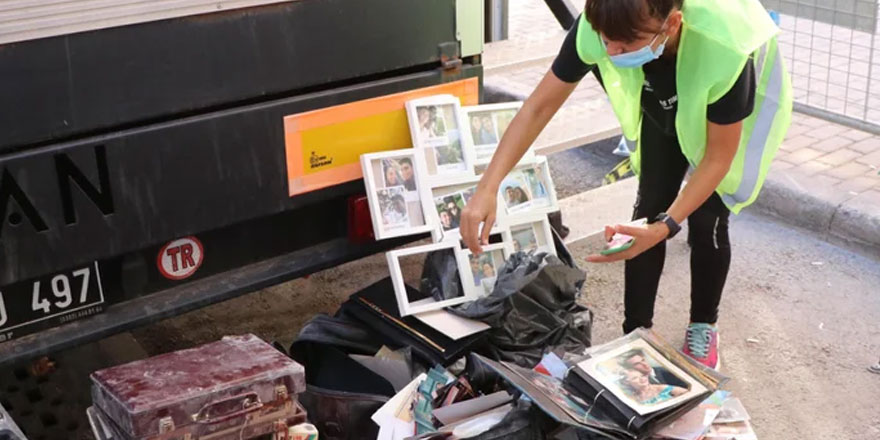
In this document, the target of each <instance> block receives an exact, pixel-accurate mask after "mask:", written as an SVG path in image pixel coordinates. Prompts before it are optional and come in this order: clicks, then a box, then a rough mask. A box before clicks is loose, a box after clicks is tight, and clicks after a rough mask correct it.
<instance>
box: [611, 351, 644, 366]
mask: <svg viewBox="0 0 880 440" xmlns="http://www.w3.org/2000/svg"><path fill="white" fill-rule="evenodd" d="M633 356H641V357H642V359H647V357H646V356H645V351H644V350H642V349H641V348H634V349H632V350H630V351H627V352H626V353H623V354H622V355H620V356H618V357H617V363H618V364H619V365H620V366H621V367H626V368H630V367H631V366H630V364H629V362H628V361H629V360H630V359H631V358H632V357H633Z"/></svg>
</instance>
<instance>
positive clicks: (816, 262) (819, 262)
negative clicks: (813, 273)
mask: <svg viewBox="0 0 880 440" xmlns="http://www.w3.org/2000/svg"><path fill="white" fill-rule="evenodd" d="M823 264H825V263H824V262H822V261H814V262H813V266H821V265H823Z"/></svg>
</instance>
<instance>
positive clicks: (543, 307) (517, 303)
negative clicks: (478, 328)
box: [422, 251, 592, 368]
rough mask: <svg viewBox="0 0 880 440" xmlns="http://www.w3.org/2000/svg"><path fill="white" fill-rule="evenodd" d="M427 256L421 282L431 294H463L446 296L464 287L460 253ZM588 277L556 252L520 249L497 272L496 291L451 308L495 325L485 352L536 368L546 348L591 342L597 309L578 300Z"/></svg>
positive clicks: (575, 348) (574, 348) (574, 349)
mask: <svg viewBox="0 0 880 440" xmlns="http://www.w3.org/2000/svg"><path fill="white" fill-rule="evenodd" d="M427 260H428V261H427V262H426V264H425V270H424V271H423V276H422V285H423V286H432V287H431V288H432V289H433V290H432V291H431V292H432V296H433V297H434V298H435V299H438V300H441V299H446V298H450V297H453V296H457V295H460V293H456V294H455V295H449V296H447V295H446V294H447V293H452V292H460V290H455V289H461V282H460V281H457V280H459V279H460V277H459V276H458V265H457V263H456V261H455V255H454V254H453V253H452V252H451V251H444V252H435V253H433V254H431V255H429V256H428V259H427ZM450 272H451V273H453V274H454V275H453V276H450V275H449V274H450ZM453 279H454V280H456V281H452V280H453ZM585 279H586V274H585V273H584V272H583V271H582V270H580V269H578V268H576V267H573V266H572V265H570V264H566V263H564V262H563V261H562V260H560V259H558V258H556V257H555V256H553V255H547V254H545V253H524V252H517V253H514V254H513V255H511V256H510V258H508V260H507V262H506V263H505V264H504V266H503V267H502V268H501V269H500V270H499V271H498V276H497V279H496V282H495V288H494V289H493V290H492V293H491V294H489V295H487V296H485V297H482V298H480V299H478V300H476V301H472V302H469V303H465V304H462V305H460V306H456V307H449V308H447V310H448V311H449V312H451V313H454V314H456V315H458V316H462V317H465V318H470V319H476V320H479V321H483V322H485V323H487V324H489V325H490V326H491V327H492V329H491V330H489V335H488V341H487V342H488V343H487V344H486V345H487V348H486V349H485V352H484V354H486V355H487V356H489V357H491V358H493V359H498V360H505V361H510V362H514V363H515V364H517V365H520V366H522V367H526V368H532V367H534V366H535V365H537V364H538V362H540V360H541V358H542V357H543V355H544V353H546V352H547V351H550V350H553V351H557V350H559V351H565V352H581V351H583V350H584V349H585V348H586V347H589V346H590V336H591V335H590V329H591V326H592V314H591V312H590V311H589V309H587V308H585V307H583V306H580V305H578V304H577V298H578V296H579V294H580V290H581V288H582V287H583V283H584V280H585ZM423 291H424V290H423Z"/></svg>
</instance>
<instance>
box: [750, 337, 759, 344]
mask: <svg viewBox="0 0 880 440" xmlns="http://www.w3.org/2000/svg"><path fill="white" fill-rule="evenodd" d="M746 342H748V343H750V344H760V343H761V340H759V339H755V338H749V339H746Z"/></svg>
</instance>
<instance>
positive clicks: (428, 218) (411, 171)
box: [361, 95, 559, 316]
mask: <svg viewBox="0 0 880 440" xmlns="http://www.w3.org/2000/svg"><path fill="white" fill-rule="evenodd" d="M521 107H522V103H521V102H512V103H503V104H487V105H477V106H470V107H462V106H461V103H460V101H459V99H458V98H457V97H455V96H453V95H435V96H430V97H426V98H420V99H415V100H411V101H409V102H407V103H406V114H407V119H408V121H409V126H410V135H411V137H412V144H413V148H407V149H402V150H394V151H385V152H380V153H370V154H364V155H362V156H361V167H362V169H363V174H364V183H365V184H366V188H367V200H368V202H369V205H370V212H371V215H372V219H373V232H374V234H375V236H376V239H377V240H382V239H388V238H394V237H400V236H405V235H416V234H423V233H428V232H430V233H431V238H432V240H433V241H434V244H431V245H426V246H417V247H410V248H405V249H398V250H394V251H391V252H388V253H387V259H388V264H389V268H390V270H391V276H392V279H393V281H394V283H393V284H394V289H395V295H396V297H397V302H398V306H399V308H400V314H401V316H407V315H412V314H418V313H423V312H428V311H432V310H438V309H442V308H445V307H448V306H450V305H455V304H460V303H462V302H466V301H472V300H474V299H477V298H479V297H482V296H485V295H488V294H489V293H491V292H492V289H493V288H494V284H495V279H496V277H497V273H498V271H499V270H500V269H501V267H502V266H503V265H504V262H505V261H506V260H507V258H509V257H510V255H511V254H512V253H514V252H518V251H523V252H545V253H549V254H554V255H555V254H556V248H555V246H554V243H553V235H552V231H551V229H550V223H549V220H548V218H547V214H549V213H551V212H554V211H557V210H558V209H559V206H558V201H557V198H556V190H555V187H554V185H553V180H552V178H551V176H550V168H549V166H548V163H547V158H546V157H544V156H540V155H536V154H535V153H534V151H533V150H532V149H531V148H529V150H528V151H527V152H526V154H525V155H523V158H522V159H521V160H520V162H519V163H518V164H517V165H516V167H514V169H513V170H512V171H511V172H510V173H509V174H508V175H507V176H506V177H505V179H504V180H503V181H502V183H501V186H500V188H499V191H498V194H497V195H496V196H497V207H498V212H497V214H496V220H495V224H494V225H493V227H492V229H491V231H490V234H491V235H492V236H493V237H496V238H498V237H500V241H498V242H497V243H496V242H494V240H493V244H490V245H488V246H483V253H481V254H480V255H473V254H472V253H471V252H470V251H469V250H467V249H466V248H464V247H463V246H462V243H461V233H460V230H459V228H460V225H461V213H462V212H463V211H464V208H465V206H467V203H468V202H469V201H470V199H471V197H473V195H474V192H475V191H476V188H477V184H478V183H479V181H480V178H481V171H482V169H484V168H485V166H486V165H488V163H489V162H490V161H491V159H492V156H493V155H494V153H495V150H496V149H497V148H498V143H499V142H500V140H501V138H502V136H503V135H504V132H505V131H506V130H507V127H508V126H509V125H510V123H511V122H512V121H513V118H514V117H515V116H516V113H517V112H518V111H519V109H520V108H521ZM443 249H451V250H452V251H453V252H454V254H455V258H456V263H457V265H458V268H459V276H460V277H461V284H462V286H464V289H463V290H464V294H463V296H461V297H459V298H456V299H454V300H447V301H439V302H438V301H433V300H432V299H430V298H427V299H419V300H418V301H411V300H410V299H409V298H408V297H407V292H406V287H405V283H404V281H403V273H402V269H401V265H400V262H399V259H400V258H402V257H411V256H413V255H420V254H427V253H429V252H433V251H437V250H443Z"/></svg>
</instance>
